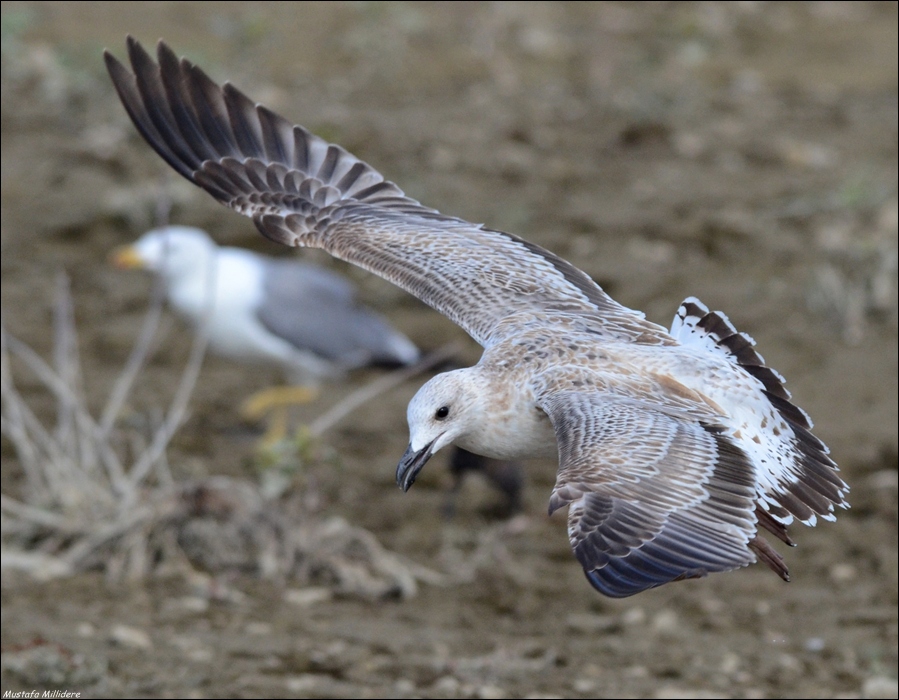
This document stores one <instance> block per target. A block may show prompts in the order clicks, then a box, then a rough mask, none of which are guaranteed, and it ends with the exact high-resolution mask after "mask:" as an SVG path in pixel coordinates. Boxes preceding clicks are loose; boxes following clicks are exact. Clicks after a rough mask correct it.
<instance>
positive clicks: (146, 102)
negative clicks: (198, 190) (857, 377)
mask: <svg viewBox="0 0 899 700" xmlns="http://www.w3.org/2000/svg"><path fill="white" fill-rule="evenodd" d="M128 54H129V57H130V61H131V68H132V70H133V73H132V72H131V71H130V70H128V68H126V67H125V66H123V65H122V64H121V63H120V62H119V61H117V60H116V59H115V58H114V57H113V56H111V55H110V54H109V53H108V52H107V53H106V54H105V56H106V65H107V68H108V70H109V73H110V75H111V76H112V80H113V82H114V83H115V86H116V89H117V91H118V94H119V97H120V98H121V100H122V103H123V104H124V106H125V108H126V110H127V111H128V113H129V115H130V116H131V119H132V120H133V121H134V124H135V125H136V126H137V128H138V130H139V131H140V133H141V134H142V135H143V136H144V138H145V139H146V140H147V141H148V143H149V144H150V145H151V146H152V147H153V148H154V149H155V150H156V152H157V153H158V154H159V155H160V156H162V158H163V159H165V160H166V162H168V163H169V165H171V166H172V167H173V168H175V170H177V171H178V172H179V173H181V175H183V176H184V177H186V178H187V179H188V180H190V181H191V182H193V183H195V184H196V185H198V186H200V187H202V188H203V189H205V190H206V191H207V192H209V193H210V194H211V195H212V196H213V197H215V198H216V199H217V200H219V201H220V202H221V203H223V204H225V205H226V206H229V207H231V208H232V209H234V210H235V211H237V212H239V213H241V214H244V215H245V216H248V217H250V218H252V219H253V221H254V222H255V224H256V226H257V228H258V229H259V230H260V231H261V232H262V233H263V234H264V235H265V236H266V237H268V238H270V239H272V240H274V241H277V242H280V243H284V244H286V245H292V246H310V247H315V248H323V249H324V250H326V251H327V252H329V253H330V254H331V255H334V256H335V257H338V258H341V259H343V260H347V261H349V262H351V263H354V264H356V265H359V266H360V267H363V268H365V269H366V270H369V271H371V272H373V273H375V274H378V275H380V276H382V277H384V278H385V279H387V280H389V281H391V282H393V283H394V284H396V285H398V286H400V287H401V288H403V289H405V290H406V291H408V292H410V293H412V294H414V295H415V296H417V297H418V298H419V299H421V300H422V301H424V302H426V303H427V304H429V305H430V306H432V307H433V308H435V309H436V310H437V311H439V312H440V313H442V314H444V315H445V316H447V317H448V318H449V319H450V320H452V321H453V322H455V323H457V324H458V325H459V326H461V327H462V328H463V329H464V330H465V331H467V332H468V333H469V334H470V335H471V336H472V337H473V338H474V339H475V340H476V341H478V342H479V343H480V344H481V345H483V347H484V353H483V355H482V357H481V359H480V361H479V362H478V364H477V365H475V366H474V367H469V368H466V369H459V370H455V371H451V372H446V373H444V374H439V375H437V376H436V377H434V378H433V379H431V380H430V381H428V382H427V383H426V384H425V385H424V386H423V387H422V388H421V389H420V390H419V391H418V393H417V394H416V395H415V397H414V398H413V399H412V401H411V402H410V404H409V409H408V421H409V430H410V444H409V448H408V450H407V451H406V453H405V454H404V455H403V457H402V459H401V461H400V463H399V467H398V468H397V482H398V484H399V485H400V486H401V487H402V488H403V489H404V490H406V489H408V488H409V487H410V486H411V485H412V483H413V481H414V480H415V477H416V475H417V474H418V473H419V472H420V471H421V469H422V467H423V466H424V464H425V462H427V460H428V459H429V458H430V457H431V455H433V454H434V453H435V452H437V451H438V450H439V449H441V448H443V447H445V446H447V445H449V444H456V445H458V446H460V447H463V448H465V449H468V450H471V451H473V452H476V453H478V454H482V455H485V456H488V457H496V458H503V459H516V458H523V457H533V456H540V455H558V459H559V471H558V475H557V479H556V485H555V488H554V489H553V492H552V495H551V496H550V501H549V511H550V513H552V512H554V511H556V510H557V509H559V508H561V507H562V506H566V505H567V506H568V534H569V537H570V540H571V546H572V548H573V550H574V554H575V556H576V557H577V559H578V561H579V562H580V563H581V565H582V566H583V567H584V571H585V572H586V574H587V578H588V580H589V581H590V583H591V584H592V585H593V586H594V587H596V588H597V589H598V590H599V591H601V592H602V593H604V594H606V595H609V596H614V597H624V596H628V595H632V594H634V593H638V592H640V591H643V590H646V589H649V588H653V587H656V586H660V585H662V584H665V583H668V582H670V581H676V580H680V579H687V578H695V577H700V576H705V575H706V574H708V573H711V572H719V571H729V570H731V569H735V568H738V567H742V566H746V565H748V564H750V563H752V562H755V561H757V560H762V561H764V562H765V563H766V564H767V565H768V566H770V567H771V568H772V569H773V570H774V571H775V572H776V573H778V574H779V575H780V576H781V577H782V578H783V579H785V580H788V573H787V568H786V565H785V564H784V562H783V559H782V558H781V556H780V555H779V554H778V553H777V552H776V551H775V550H774V548H773V547H771V545H770V544H769V543H768V542H767V541H766V540H765V539H763V537H762V536H761V535H760V534H759V531H760V530H762V529H763V530H766V531H768V532H770V533H772V534H773V535H774V536H775V537H777V538H778V539H780V540H782V541H783V542H786V543H788V544H792V542H791V540H790V538H789V536H788V535H787V530H786V528H787V526H788V525H789V524H790V523H792V522H793V520H798V521H800V522H802V523H805V524H806V525H814V524H815V523H816V522H817V519H818V518H819V517H820V518H824V519H826V520H833V519H834V506H841V507H847V503H846V500H845V496H846V494H847V492H848V490H849V489H848V487H847V486H846V484H845V483H844V482H843V480H842V479H841V478H840V477H839V475H838V473H837V472H838V469H837V466H836V464H835V463H834V462H833V461H832V460H831V459H830V457H829V456H828V450H827V448H826V447H825V445H824V444H823V443H822V442H821V441H820V440H819V439H818V438H817V437H815V436H814V435H812V433H811V432H810V429H811V421H810V420H809V418H808V416H807V415H806V413H805V412H804V411H802V410H801V409H800V408H798V407H797V406H796V405H795V404H793V403H792V402H791V401H790V394H789V393H788V392H787V390H786V388H785V387H784V382H783V378H782V377H781V376H780V375H779V374H778V373H777V372H775V371H774V370H772V369H771V368H769V367H767V366H766V365H765V364H764V361H763V360H762V357H761V356H760V355H759V354H758V353H757V352H756V351H755V349H754V342H753V341H752V339H751V338H749V336H747V335H746V334H744V333H739V332H737V331H736V329H735V328H734V327H733V325H731V323H730V322H729V321H728V320H727V318H726V317H725V316H724V315H723V314H722V313H720V312H714V311H712V312H710V311H709V310H708V309H707V308H706V307H705V306H703V305H702V303H701V302H699V301H698V300H697V299H693V298H690V299H687V300H686V301H685V302H684V303H683V304H681V306H680V308H679V309H678V311H677V313H676V315H675V317H674V322H673V324H672V327H671V329H670V330H667V329H665V328H663V327H662V326H659V325H656V324H655V323H651V322H649V321H647V320H646V319H645V318H644V316H643V314H642V313H640V312H637V311H633V310H631V309H628V308H626V307H624V306H622V305H621V304H619V303H618V302H616V301H614V300H613V299H612V298H611V297H609V296H608V295H607V294H606V293H605V292H604V291H603V290H602V289H601V288H600V287H599V286H598V285H597V284H596V283H595V282H594V281H593V280H592V279H590V277H589V276H588V275H586V274H585V273H583V272H581V271H580V270H578V269H577V268H575V267H574V266H573V265H571V264H570V263H568V262H566V261H565V260H563V259H561V258H559V257H558V256H556V255H554V254H553V253H551V252H549V251H547V250H544V249H542V248H540V247H539V246H536V245H534V244H532V243H528V242H527V241H524V240H522V239H521V238H518V237H517V236H513V235H511V234H507V233H503V232H500V231H494V230H491V229H489V228H486V227H484V226H482V225H478V224H472V223H469V222H467V221H463V220H462V219H457V218H453V217H449V216H444V215H443V214H440V213H439V212H437V211H435V210H434V209H429V208H427V207H424V206H422V205H421V204H419V203H418V202H417V201H415V200H413V199H411V198H409V197H407V196H405V195H404V194H403V192H402V191H401V190H400V189H399V188H398V187H397V186H396V185H394V184H393V183H392V182H389V181H387V180H385V179H384V178H383V176H381V175H380V174H379V173H378V172H376V171H375V170H374V169H372V168H371V167H370V166H369V165H367V164H365V163H363V162H362V161H360V160H358V159H357V158H355V157H353V156H352V155H350V154H349V153H347V152H346V151H345V150H344V149H342V148H341V147H340V146H336V145H334V144H329V143H327V142H325V141H323V140H322V139H320V138H317V137H315V136H313V135H312V134H310V133H309V132H308V131H306V130H305V129H303V128H302V127H300V126H294V125H293V124H291V123H290V122H288V121H286V120H285V119H283V118H282V117H280V116H278V115H276V114H274V113H273V112H271V111H270V110H269V109H267V108H266V107H264V106H262V105H259V104H256V103H254V102H253V101H251V100H250V99H248V98H247V97H246V96H245V95H244V94H243V93H241V92H240V91H238V90H237V89H236V88H234V87H233V86H232V85H230V84H229V83H225V84H224V85H223V86H219V85H217V84H216V83H215V82H213V81H212V80H211V79H210V78H209V77H208V76H207V75H206V74H205V73H204V72H203V71H202V70H200V69H199V68H198V67H196V66H195V65H194V64H192V63H191V62H190V61H187V60H186V59H183V58H182V59H179V58H177V57H176V55H175V54H174V53H173V52H172V51H171V49H169V48H168V47H167V46H166V45H165V44H164V43H162V42H160V43H159V45H158V52H157V56H158V63H157V62H156V61H154V60H153V59H152V58H151V56H149V55H148V54H147V53H146V51H144V49H143V48H142V47H141V46H140V44H139V43H138V42H137V41H135V40H134V39H133V38H131V37H129V39H128Z"/></svg>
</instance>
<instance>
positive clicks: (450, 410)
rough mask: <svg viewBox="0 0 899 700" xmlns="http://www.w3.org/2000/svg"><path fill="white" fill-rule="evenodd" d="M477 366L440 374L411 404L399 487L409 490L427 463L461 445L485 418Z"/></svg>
mask: <svg viewBox="0 0 899 700" xmlns="http://www.w3.org/2000/svg"><path fill="white" fill-rule="evenodd" d="M481 389H482V387H481V381H480V375H479V372H478V368H477V367H468V368H465V369H457V370H454V371H452V372H446V373H444V374H438V375H437V376H436V377H434V378H433V379H431V380H430V381H428V382H427V383H426V384H425V385H424V386H422V387H421V389H419V390H418V393H416V394H415V396H413V397H412V401H410V402H409V408H408V410H407V411H406V418H407V420H408V422H409V447H408V449H407V450H406V453H405V454H404V455H403V457H402V459H400V463H399V466H398V467H397V469H396V482H397V485H398V486H399V487H400V488H402V489H403V491H408V490H409V487H410V486H412V483H413V482H414V481H415V477H416V476H418V473H419V472H420V471H421V469H422V467H424V465H425V463H426V462H427V461H428V460H429V459H430V458H431V455H433V454H434V453H436V452H437V451H438V450H440V449H441V448H443V447H446V446H447V445H450V444H452V443H454V442H460V443H462V446H463V447H464V446H465V445H464V443H465V439H466V437H467V436H468V435H470V434H471V433H472V432H473V431H475V430H476V429H477V427H478V425H479V422H480V420H481V418H482V416H483V410H482V407H483V403H484V399H483V396H484V393H483V392H482V390H481Z"/></svg>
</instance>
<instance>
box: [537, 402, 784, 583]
mask: <svg viewBox="0 0 899 700" xmlns="http://www.w3.org/2000/svg"><path fill="white" fill-rule="evenodd" d="M541 408H543V410H544V411H546V413H547V414H548V415H549V417H550V420H551V421H552V423H553V427H554V429H555V433H556V438H557V439H558V442H559V473H558V477H557V480H556V486H555V489H554V490H553V494H552V497H551V498H550V504H549V509H550V513H552V512H553V511H555V510H557V509H558V508H561V507H562V506H564V505H568V506H569V510H568V536H569V538H570V540H571V547H572V549H573V550H574V554H575V556H576V557H577V559H578V561H579V562H580V563H581V565H582V566H583V567H584V571H585V573H586V574H587V578H588V579H589V581H590V583H591V584H593V586H594V587H595V588H597V589H598V590H599V591H601V592H602V593H604V594H605V595H608V596H612V597H616V598H620V597H624V596H629V595H633V594H634V593H639V592H640V591H643V590H646V589H648V588H654V587H656V586H661V585H662V584H664V583H668V582H670V581H676V580H679V579H684V578H696V577H699V576H705V575H706V574H709V573H712V572H717V571H729V570H731V569H736V568H738V567H741V566H746V565H747V564H751V563H752V562H754V561H755V560H756V557H757V556H758V557H759V558H762V559H764V560H765V562H766V563H767V564H768V565H769V566H771V567H772V568H774V569H775V571H777V572H778V573H779V574H780V575H781V576H782V577H784V578H786V577H787V571H786V568H785V567H784V566H783V562H782V560H781V559H780V557H779V555H777V553H776V552H775V551H774V550H773V549H771V548H770V546H768V545H767V543H765V542H764V541H763V540H761V538H759V537H757V535H756V528H757V523H756V517H757V515H756V512H755V511H756V505H755V504H756V477H755V468H754V467H753V465H752V463H751V462H750V461H749V459H748V457H747V456H746V455H745V453H743V452H742V451H741V450H740V449H739V448H737V447H736V446H735V445H734V444H733V443H732V442H730V440H729V439H728V438H726V437H725V436H724V435H722V434H721V431H720V430H719V429H718V428H716V427H715V426H714V425H709V424H705V423H703V422H701V421H699V420H695V419H694V418H692V417H690V416H687V415H683V414H679V412H672V413H665V412H663V410H662V407H661V406H658V405H653V404H650V403H646V404H641V403H640V402H638V401H636V400H629V399H626V398H623V397H613V396H610V395H608V394H603V393H600V392H577V391H560V392H557V393H552V394H549V395H547V396H546V397H545V400H543V401H541Z"/></svg>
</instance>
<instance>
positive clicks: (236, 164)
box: [105, 37, 674, 345]
mask: <svg viewBox="0 0 899 700" xmlns="http://www.w3.org/2000/svg"><path fill="white" fill-rule="evenodd" d="M128 55H129V58H130V61H131V67H132V69H133V71H134V72H133V73H132V72H131V71H129V70H128V69H127V68H126V67H125V66H124V65H122V64H121V63H120V62H119V61H118V60H116V59H115V58H114V57H113V56H112V55H111V54H109V53H108V52H106V54H105V58H106V66H107V68H108V70H109V74H110V76H111V77H112V80H113V83H114V84H115V87H116V90H117V91H118V94H119V97H120V98H121V100H122V103H123V104H124V106H125V109H126V110H127V111H128V114H129V115H130V116H131V119H132V120H133V121H134V124H135V125H136V126H137V128H138V130H139V131H140V133H141V134H142V135H143V137H144V138H145V139H146V140H147V142H148V143H149V144H150V145H151V146H152V147H153V148H154V149H155V150H156V152H157V153H158V154H159V155H160V156H162V158H163V159H165V161H166V162H167V163H168V164H169V165H171V166H172V167H173V168H174V169H175V170H177V171H178V172H179V173H180V174H181V175H183V176H184V177H186V178H187V179H188V180H190V181H191V182H193V183H195V184H196V185H198V186H200V187H202V188H203V189H205V190H206V191H207V192H209V193H210V194H211V195H212V196H213V197H215V198H216V199H217V200H219V201H220V202H222V203H223V204H225V205H227V206H229V207H231V208H232V209H234V210H235V211H237V212H239V213H241V214H244V215H245V216H248V217H250V218H252V219H253V221H254V222H255V223H256V226H257V227H258V228H259V230H260V231H261V232H262V233H263V234H264V235H265V236H267V237H268V238H271V239H272V240H275V241H278V242H280V243H285V244H287V245H295V246H308V247H314V248H323V249H324V250H326V251H327V252H329V253H330V254H331V255H333V256H335V257H337V258H341V259H343V260H346V261H348V262H351V263H353V264H355V265H358V266H360V267H362V268H365V269H367V270H369V271H371V272H373V273H375V274H377V275H380V276H381V277H384V278H385V279H387V280H389V281H391V282H393V283H394V284H396V285H398V286H399V287H401V288H403V289H405V290H406V291H408V292H410V293H411V294H413V295H415V296H416V297H418V298H419V299H421V300H422V301H424V302H425V303H427V304H429V305H430V306H432V307H433V308H435V309H436V310H437V311H439V312H440V313H442V314H444V315H445V316H447V317H448V318H449V319H450V320H452V321H453V322H454V323H456V324H458V325H459V326H461V327H462V328H463V329H465V330H466V331H467V332H468V333H469V334H470V335H471V336H472V337H473V338H474V339H475V340H477V341H478V342H479V343H481V344H482V345H488V344H490V343H491V342H493V341H495V340H496V339H498V338H499V337H501V336H502V335H503V332H504V331H503V328H507V327H514V326H515V325H516V324H517V322H518V321H517V319H519V318H520V320H521V321H523V322H524V321H529V320H533V318H534V314H535V312H536V313H538V314H539V313H542V312H545V311H554V312H557V313H562V314H569V315H575V316H578V317H580V318H582V319H583V320H582V323H583V324H585V325H586V326H587V327H589V329H590V330H592V331H594V332H596V333H599V334H600V335H602V336H604V337H610V338H617V339H620V340H632V341H635V342H641V343H648V344H653V343H654V344H671V343H673V342H674V341H673V340H672V339H671V337H670V336H669V335H668V334H667V332H666V331H665V329H664V328H662V327H661V326H657V325H655V324H653V323H650V322H648V321H646V320H645V319H644V318H643V315H642V314H641V313H639V312H637V311H633V310H631V309H628V308H626V307H624V306H622V305H620V304H618V303H617V302H616V301H614V300H613V299H611V298H610V297H609V296H608V295H607V294H606V293H605V292H604V291H603V290H602V289H601V288H600V287H599V286H598V285H597V284H596V283H595V282H594V281H593V280H591V279H590V277H589V276H588V275H586V274H585V273H583V272H581V271H580V270H578V269H577V268H575V267H574V266H573V265H571V264H570V263H568V262H566V261H564V260H562V259H561V258H559V257H558V256H556V255H554V254H552V253H550V252H548V251H546V250H543V249H542V248H540V247H538V246H536V245H533V244H531V243H528V242H527V241H523V240H522V239H520V238H518V237H516V236H513V235H510V234H507V233H502V232H499V231H492V230H490V229H486V228H484V227H483V226H481V225H477V224H472V223H469V222H467V221H463V220H462V219H456V218H452V217H448V216H443V215H442V214H440V213H439V212H437V211H435V210H433V209H428V208H426V207H423V206H422V205H421V204H419V203H418V202H416V201H415V200H413V199H411V198H409V197H407V196H405V195H404V194H403V192H402V190H400V189H399V188H398V187H397V186H396V185H394V184H393V183H392V182H389V181H387V180H385V179H384V178H383V176H381V175H380V174H379V173H378V172H377V171H375V170H374V169H372V168H371V167H370V166H368V165H367V164H365V163H363V162H362V161H360V160H358V159H357V158H355V157H354V156H352V155H351V154H349V153H347V152H346V151H345V150H343V149H342V148H341V147H340V146H336V145H334V144H329V143H326V142H325V141H323V140H322V139H320V138H318V137H316V136H313V135H312V134H310V133H309V132H308V131H306V130H305V129H303V128H302V127H300V126H294V125H292V124H290V123H289V122H287V121H286V120H284V119H283V118H282V117H280V116H278V115H276V114H274V113H273V112H271V111H270V110H268V109H266V108H265V107H263V106H262V105H258V104H255V103H253V102H252V101H251V100H249V99H248V98H247V97H246V96H245V95H244V94H243V93H241V92H240V91H238V90H237V89H236V88H234V87H233V86H232V85H230V84H229V83H225V84H224V86H221V87H220V86H219V85H217V84H216V83H215V82H213V81H212V80H211V79H210V78H209V77H208V76H207V75H206V74H205V73H204V72H203V71H202V70H200V69H199V68H198V67H196V66H195V65H193V64H192V63H190V62H189V61H187V60H186V59H183V58H182V59H178V58H177V57H176V56H175V54H174V53H173V52H172V51H171V49H169V48H168V46H166V45H165V44H164V43H163V42H160V43H159V45H158V61H159V63H156V62H155V61H154V60H153V59H152V58H151V57H150V56H149V55H148V54H147V53H146V51H144V49H143V48H142V47H141V45H140V44H139V43H138V42H137V41H136V40H134V39H133V38H131V37H129V38H128ZM513 317H515V318H513ZM504 320H506V321H507V323H506V324H502V321H504Z"/></svg>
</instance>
